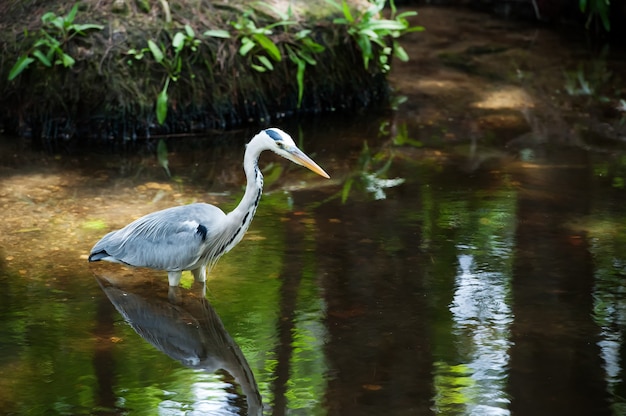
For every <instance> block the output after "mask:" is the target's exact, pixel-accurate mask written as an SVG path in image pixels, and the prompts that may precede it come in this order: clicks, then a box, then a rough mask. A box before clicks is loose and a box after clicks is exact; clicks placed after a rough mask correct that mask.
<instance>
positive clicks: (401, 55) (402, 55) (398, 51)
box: [393, 43, 409, 62]
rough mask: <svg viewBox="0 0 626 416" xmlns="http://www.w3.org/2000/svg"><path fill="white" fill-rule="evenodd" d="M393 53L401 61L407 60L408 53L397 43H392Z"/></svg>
mask: <svg viewBox="0 0 626 416" xmlns="http://www.w3.org/2000/svg"><path fill="white" fill-rule="evenodd" d="M393 54H394V55H395V56H396V58H398V59H399V60H401V61H402V62H407V61H408V60H409V54H408V53H406V51H405V50H404V48H403V47H402V46H400V45H398V44H397V43H395V44H394V49H393Z"/></svg>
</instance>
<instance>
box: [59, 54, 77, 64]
mask: <svg viewBox="0 0 626 416" xmlns="http://www.w3.org/2000/svg"><path fill="white" fill-rule="evenodd" d="M61 62H63V66H64V67H66V68H69V67H71V66H74V64H75V63H76V61H75V60H74V58H72V57H71V56H70V55H68V54H66V53H64V54H62V55H61Z"/></svg>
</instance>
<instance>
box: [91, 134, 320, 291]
mask: <svg viewBox="0 0 626 416" xmlns="http://www.w3.org/2000/svg"><path fill="white" fill-rule="evenodd" d="M264 150H271V151H273V152H274V153H277V154H278V155H280V156H282V157H284V158H286V159H288V160H291V161H292V162H294V163H296V164H299V165H302V166H304V167H306V168H308V169H310V170H312V171H313V172H315V173H317V174H318V175H320V176H323V177H325V178H329V176H328V174H327V173H326V172H325V171H324V170H323V169H322V168H321V167H319V166H318V165H317V164H316V163H315V162H314V161H313V160H311V158H309V157H308V156H307V155H305V154H304V153H303V152H302V151H301V150H300V149H298V147H297V146H296V144H295V143H294V141H293V139H292V138H291V136H289V135H288V134H287V133H285V132H284V131H282V130H280V129H277V128H269V129H266V130H262V131H261V132H259V133H258V134H257V135H256V136H254V137H253V138H252V140H250V142H249V143H248V145H247V146H246V152H245V155H244V160H243V169H244V172H245V174H246V180H247V184H246V191H245V193H244V195H243V198H242V199H241V201H240V202H239V205H238V206H237V208H235V209H234V210H233V211H232V212H230V213H228V214H225V213H224V212H223V211H222V210H221V209H219V208H218V207H216V206H214V205H210V204H205V203H196V204H190V205H184V206H179V207H173V208H168V209H165V210H162V211H157V212H153V213H151V214H148V215H146V216H143V217H141V218H139V219H137V220H135V221H133V222H132V223H130V224H128V225H127V226H126V227H124V228H122V229H121V230H117V231H112V232H110V233H109V234H107V235H105V236H104V237H103V238H102V239H101V240H100V241H98V242H97V243H96V245H95V246H94V247H93V248H92V249H91V253H90V255H89V261H99V260H106V261H111V262H116V263H124V264H128V265H130V266H135V267H149V268H151V269H157V270H166V271H167V274H168V280H169V284H170V286H178V284H179V283H180V279H181V275H182V272H183V271H184V270H190V271H191V272H192V274H193V276H194V278H195V280H196V281H200V282H204V281H206V274H207V269H209V270H210V268H211V267H212V266H213V265H214V264H215V263H216V262H217V261H218V260H219V258H220V257H221V256H222V255H223V254H224V253H227V252H228V251H230V250H231V249H232V248H233V247H234V246H235V245H237V243H239V242H240V241H241V239H242V238H243V235H244V234H245V233H246V231H247V230H248V227H249V226H250V223H251V222H252V217H253V216H254V213H255V212H256V209H257V206H258V205H259V201H260V199H261V194H262V192H263V175H262V174H261V171H260V169H259V167H258V161H259V156H260V154H261V152H263V151H264Z"/></svg>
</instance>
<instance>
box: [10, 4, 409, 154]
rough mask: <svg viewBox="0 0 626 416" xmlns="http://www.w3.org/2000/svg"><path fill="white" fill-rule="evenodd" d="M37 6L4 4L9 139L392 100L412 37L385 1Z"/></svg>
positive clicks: (198, 125)
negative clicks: (391, 81)
mask: <svg viewBox="0 0 626 416" xmlns="http://www.w3.org/2000/svg"><path fill="white" fill-rule="evenodd" d="M40 3H41V2H39V3H37V4H35V3H34V2H33V3H24V2H20V1H9V2H6V3H4V4H3V5H2V6H0V16H2V17H0V28H2V31H1V33H2V34H1V35H0V44H1V45H2V47H3V51H4V52H3V54H2V57H1V58H0V59H1V60H2V63H1V65H0V68H1V69H0V91H2V94H1V95H0V114H2V124H3V127H4V130H5V131H6V132H7V133H9V134H15V135H19V136H22V137H27V138H32V139H33V140H35V141H43V142H52V143H53V144H54V142H57V141H67V140H74V139H76V138H80V139H81V140H85V139H88V140H116V141H129V140H136V139H140V138H145V137H153V136H155V135H177V134H178V135H180V134H183V135H184V134H198V133H203V132H208V131H211V130H212V129H224V128H228V127H234V126H239V125H243V124H247V123H261V124H262V123H267V122H270V121H275V120H277V119H281V118H284V117H286V116H291V115H295V114H306V113H323V112H332V111H340V110H346V111H355V110H359V109H364V108H368V107H375V106H381V105H385V103H386V102H387V99H388V96H389V90H388V84H387V80H386V73H387V72H388V70H389V68H390V67H389V65H390V62H391V58H392V53H393V52H396V51H398V49H397V48H395V47H394V46H395V45H394V41H395V38H396V37H398V36H400V35H401V34H402V33H403V32H404V31H407V30H408V29H409V27H408V23H407V22H406V20H405V19H403V18H394V16H392V17H391V20H381V19H382V17H381V14H380V11H381V10H382V7H383V5H384V2H363V1H351V2H350V6H349V8H342V6H341V3H332V2H327V1H314V2H308V1H307V2H305V1H298V2H290V3H286V2H285V3H283V2H272V3H258V2H254V3H253V2H246V1H244V2H228V3H214V2H208V1H202V0H197V1H195V0H185V1H180V2H176V3H168V2H167V1H166V0H160V1H159V2H147V1H142V0H136V1H123V0H122V1H118V0H115V1H108V2H105V1H95V0H87V1H83V2H81V3H77V4H76V5H75V6H74V5H72V4H69V5H67V4H58V3H59V2H48V3H47V4H45V5H43V6H42V5H41V4H40ZM381 22H383V24H381ZM384 22H387V24H388V25H387V26H385V25H384ZM389 22H391V23H389ZM389 25H391V26H389Z"/></svg>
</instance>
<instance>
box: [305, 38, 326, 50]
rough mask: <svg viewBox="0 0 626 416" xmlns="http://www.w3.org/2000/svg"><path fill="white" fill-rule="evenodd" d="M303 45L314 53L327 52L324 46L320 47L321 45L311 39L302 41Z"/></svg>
mask: <svg viewBox="0 0 626 416" xmlns="http://www.w3.org/2000/svg"><path fill="white" fill-rule="evenodd" d="M302 44H303V45H304V46H306V48H307V49H308V50H310V51H311V52H314V53H320V52H324V50H326V48H325V47H324V46H323V45H320V44H319V43H317V42H315V41H314V40H312V39H311V38H304V39H302Z"/></svg>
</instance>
